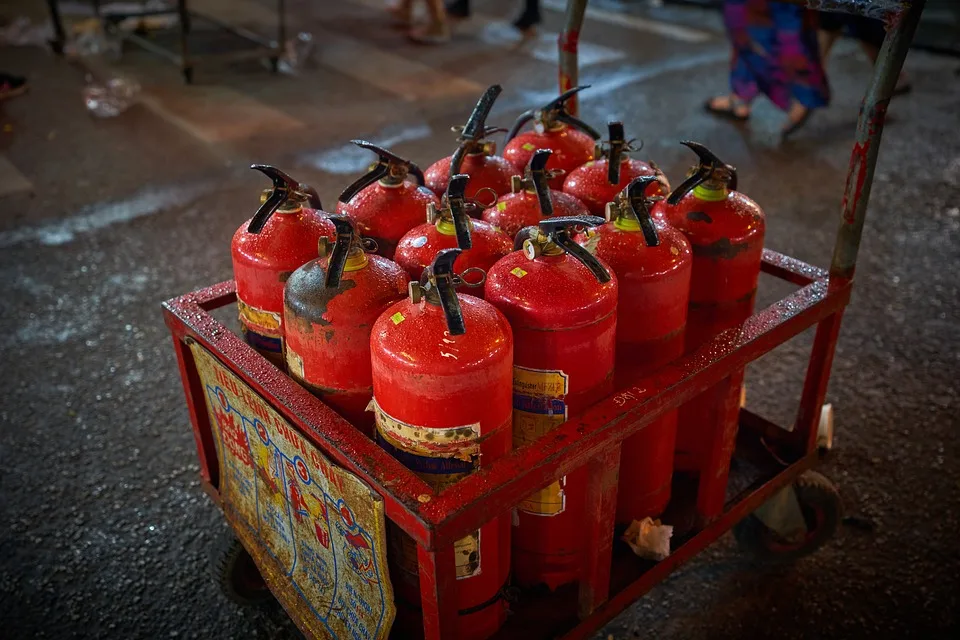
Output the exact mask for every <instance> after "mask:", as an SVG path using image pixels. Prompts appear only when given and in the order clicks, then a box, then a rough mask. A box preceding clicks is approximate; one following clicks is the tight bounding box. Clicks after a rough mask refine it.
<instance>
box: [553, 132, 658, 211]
mask: <svg viewBox="0 0 960 640" xmlns="http://www.w3.org/2000/svg"><path fill="white" fill-rule="evenodd" d="M607 132H608V140H606V141H604V142H603V143H600V144H598V145H597V148H596V153H595V157H596V159H595V160H591V161H590V162H587V163H586V164H584V165H582V166H580V167H578V168H576V169H574V170H573V171H572V172H570V173H569V174H568V175H567V177H566V179H565V180H564V181H563V190H564V191H565V192H566V193H569V194H570V195H572V196H575V197H576V198H578V199H579V200H580V201H581V202H583V204H585V205H586V206H587V209H589V210H590V213H591V214H593V215H595V216H602V215H604V211H605V209H606V206H607V203H608V202H613V201H614V199H616V197H617V194H618V193H620V192H621V191H622V190H623V189H625V188H626V187H627V185H628V184H630V182H631V181H632V180H633V179H634V178H636V177H638V176H657V178H658V182H659V184H653V183H651V184H650V186H648V187H647V189H648V191H647V195H651V196H656V195H664V196H665V195H667V193H668V192H669V191H670V183H669V182H668V181H667V177H666V176H665V175H664V173H663V172H662V171H660V169H659V168H658V167H657V166H656V165H655V164H654V163H652V162H642V161H640V160H637V159H635V158H631V157H629V156H628V155H627V154H629V153H631V152H634V151H639V150H640V149H642V148H643V145H642V144H641V145H640V147H634V142H635V140H627V139H626V136H625V135H624V129H623V123H622V122H617V121H612V122H609V123H607Z"/></svg>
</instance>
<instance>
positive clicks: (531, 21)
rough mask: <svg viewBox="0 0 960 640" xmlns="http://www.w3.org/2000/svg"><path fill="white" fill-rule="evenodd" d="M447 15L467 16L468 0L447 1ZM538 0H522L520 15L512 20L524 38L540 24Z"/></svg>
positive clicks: (533, 32) (468, 11)
mask: <svg viewBox="0 0 960 640" xmlns="http://www.w3.org/2000/svg"><path fill="white" fill-rule="evenodd" d="M447 15H449V16H450V17H451V18H460V19H463V18H469V17H470V0H452V2H448V3H447ZM541 21H542V18H541V16H540V0H524V2H523V10H522V11H521V12H520V17H518V18H517V19H516V20H514V21H513V26H514V27H516V28H517V29H518V30H519V31H520V33H521V34H523V36H524V37H525V38H529V37H532V36H534V35H536V33H537V25H538V24H540V22H541Z"/></svg>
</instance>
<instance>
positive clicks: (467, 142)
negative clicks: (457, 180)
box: [424, 84, 522, 217]
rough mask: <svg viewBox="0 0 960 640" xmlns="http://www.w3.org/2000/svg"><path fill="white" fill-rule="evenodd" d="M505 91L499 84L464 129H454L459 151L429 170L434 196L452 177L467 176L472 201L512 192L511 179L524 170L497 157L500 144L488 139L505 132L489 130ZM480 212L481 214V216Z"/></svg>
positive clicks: (490, 88) (485, 95)
mask: <svg viewBox="0 0 960 640" xmlns="http://www.w3.org/2000/svg"><path fill="white" fill-rule="evenodd" d="M502 90H503V89H502V88H501V87H500V85H498V84H495V85H492V86H490V87H488V88H487V90H486V91H485V92H484V93H483V95H482V96H480V100H479V101H478V102H477V105H476V106H475V107H474V108H473V112H472V113H471V114H470V118H469V119H468V120H467V123H466V124H465V125H464V126H462V127H454V128H453V130H454V131H456V132H458V134H459V135H458V136H457V149H456V151H455V152H454V153H453V155H452V156H448V157H446V158H442V159H440V160H437V161H436V162H434V163H433V164H432V165H430V166H429V167H427V171H426V173H424V177H425V179H426V182H427V186H428V187H430V189H431V190H432V191H433V192H434V193H443V192H444V191H446V189H447V183H448V182H449V181H450V176H453V175H455V174H458V173H465V174H467V175H469V176H470V191H469V192H468V193H467V196H468V197H469V198H476V197H478V194H479V193H480V192H481V191H484V190H491V191H493V192H494V193H495V194H496V195H497V196H502V195H504V194H507V193H510V177H511V176H513V174H515V173H520V171H521V170H522V165H521V167H516V166H514V165H513V164H512V163H511V162H509V161H508V160H506V159H505V158H501V157H500V156H498V155H496V152H497V145H496V143H495V142H493V141H491V140H487V138H488V137H489V136H491V135H493V134H494V133H497V132H500V131H504V129H501V128H499V127H488V126H487V124H486V122H487V116H489V115H490V110H491V109H492V108H493V103H494V102H496V100H497V96H499V95H500V92H501V91H502ZM479 215H480V212H479V211H477V217H479Z"/></svg>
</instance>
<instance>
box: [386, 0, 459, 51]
mask: <svg viewBox="0 0 960 640" xmlns="http://www.w3.org/2000/svg"><path fill="white" fill-rule="evenodd" d="M413 3H414V0H399V2H397V3H396V4H394V5H391V6H388V7H387V12H388V13H390V15H392V16H393V18H394V20H395V21H396V22H397V24H399V25H400V26H402V27H405V28H408V29H409V31H408V33H407V35H408V37H409V38H410V39H411V40H413V41H414V42H418V43H420V44H445V43H447V42H450V25H449V24H448V22H447V11H446V9H445V8H444V6H443V0H424V3H425V4H426V5H427V16H428V22H427V24H425V25H420V26H416V27H414V26H413Z"/></svg>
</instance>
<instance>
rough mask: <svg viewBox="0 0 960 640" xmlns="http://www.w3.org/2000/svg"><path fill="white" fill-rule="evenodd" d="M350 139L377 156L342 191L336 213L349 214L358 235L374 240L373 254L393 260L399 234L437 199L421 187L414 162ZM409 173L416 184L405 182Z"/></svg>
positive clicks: (418, 218)
mask: <svg viewBox="0 0 960 640" xmlns="http://www.w3.org/2000/svg"><path fill="white" fill-rule="evenodd" d="M351 142H353V144H355V145H357V146H358V147H361V148H363V149H369V150H370V151H373V152H374V153H376V154H377V155H378V156H379V159H378V161H377V164H376V165H374V166H373V168H372V169H371V170H370V171H369V172H367V173H366V174H365V175H363V176H361V177H360V178H358V179H357V180H356V182H354V183H353V184H351V185H350V186H349V187H347V188H346V189H344V190H343V193H341V194H340V202H339V203H338V204H337V212H338V213H343V214H346V215H348V216H350V217H351V218H352V219H353V220H354V221H355V222H356V223H357V231H358V232H359V233H360V235H362V236H363V237H364V238H370V239H372V240H373V241H374V242H376V243H377V249H376V253H378V254H379V255H381V256H383V257H384V258H390V259H393V252H394V251H395V250H396V248H397V242H399V241H400V238H402V237H403V234H405V233H406V232H407V231H409V230H410V229H412V228H414V227H415V226H417V225H418V224H420V223H421V222H422V221H423V212H424V211H425V210H426V207H427V205H428V204H433V205H439V204H440V200H439V198H437V196H436V195H435V194H434V193H433V192H432V191H430V189H428V188H427V187H425V186H423V184H424V181H423V172H422V171H420V168H419V167H418V166H417V165H415V164H414V163H412V162H410V161H409V160H405V159H403V158H401V157H400V156H398V155H395V154H393V153H390V152H389V151H387V150H386V149H383V148H381V147H378V146H377V145H375V144H371V143H369V142H366V141H365V140H352V141H351ZM410 175H412V176H413V177H414V178H415V179H416V181H417V184H415V185H414V184H411V183H410V182H408V181H407V177H408V176H410Z"/></svg>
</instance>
